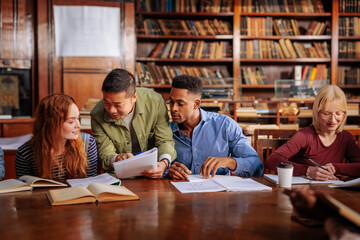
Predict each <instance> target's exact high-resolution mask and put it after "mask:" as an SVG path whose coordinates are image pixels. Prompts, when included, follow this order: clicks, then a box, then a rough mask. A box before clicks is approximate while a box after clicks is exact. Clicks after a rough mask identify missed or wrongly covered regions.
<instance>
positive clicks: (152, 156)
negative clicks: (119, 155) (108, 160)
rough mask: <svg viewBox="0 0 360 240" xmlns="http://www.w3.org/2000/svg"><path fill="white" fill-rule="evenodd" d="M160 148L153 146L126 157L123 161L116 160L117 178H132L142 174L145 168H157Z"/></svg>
mask: <svg viewBox="0 0 360 240" xmlns="http://www.w3.org/2000/svg"><path fill="white" fill-rule="evenodd" d="M157 158H158V150H157V148H156V147H155V148H153V149H151V150H149V151H146V152H144V153H141V154H139V155H136V156H134V157H131V158H128V159H125V160H123V161H119V162H114V170H115V174H116V177H117V178H130V177H136V176H140V175H141V174H140V173H141V172H143V171H145V170H153V169H156V168H157Z"/></svg>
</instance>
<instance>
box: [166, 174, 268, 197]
mask: <svg viewBox="0 0 360 240" xmlns="http://www.w3.org/2000/svg"><path fill="white" fill-rule="evenodd" d="M171 184H172V185H174V186H175V187H176V188H177V189H178V190H179V191H180V192H181V193H194V192H220V191H261V190H272V188H271V187H268V186H266V185H263V184H261V183H258V182H256V181H254V180H252V179H250V178H241V177H236V176H224V175H215V177H213V178H209V179H203V178H202V177H201V176H199V175H189V182H171Z"/></svg>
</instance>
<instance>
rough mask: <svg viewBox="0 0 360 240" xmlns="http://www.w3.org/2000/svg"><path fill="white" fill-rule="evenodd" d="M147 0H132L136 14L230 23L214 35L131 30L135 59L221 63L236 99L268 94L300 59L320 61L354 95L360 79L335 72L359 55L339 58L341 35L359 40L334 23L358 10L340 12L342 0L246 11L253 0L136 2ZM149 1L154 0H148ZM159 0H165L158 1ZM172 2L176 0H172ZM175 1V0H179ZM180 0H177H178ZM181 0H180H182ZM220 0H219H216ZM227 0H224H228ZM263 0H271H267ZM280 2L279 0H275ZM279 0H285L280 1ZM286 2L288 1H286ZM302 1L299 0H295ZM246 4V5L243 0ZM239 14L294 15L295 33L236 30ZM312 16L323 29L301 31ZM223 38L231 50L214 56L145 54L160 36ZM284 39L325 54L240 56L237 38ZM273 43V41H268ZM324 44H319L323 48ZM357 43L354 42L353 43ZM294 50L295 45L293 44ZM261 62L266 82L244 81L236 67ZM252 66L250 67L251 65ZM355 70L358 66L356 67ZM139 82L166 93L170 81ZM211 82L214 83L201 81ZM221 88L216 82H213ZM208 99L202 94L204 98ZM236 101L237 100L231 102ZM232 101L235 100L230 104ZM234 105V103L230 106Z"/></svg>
mask: <svg viewBox="0 0 360 240" xmlns="http://www.w3.org/2000/svg"><path fill="white" fill-rule="evenodd" d="M146 1H149V0H137V1H136V19H137V21H139V19H140V18H141V19H146V18H153V19H155V18H156V19H172V20H174V19H178V20H213V19H215V18H216V19H218V20H223V21H228V22H230V23H231V27H232V33H231V34H226V35H215V36H208V35H206V36H193V35H155V36H153V35H145V34H139V33H138V34H137V47H138V48H137V49H138V50H137V56H136V61H137V62H141V63H152V64H155V65H159V66H164V65H168V66H172V67H174V66H180V65H181V66H192V67H194V66H195V67H199V68H200V67H208V68H216V67H220V68H224V67H225V68H226V69H227V70H228V72H229V73H230V75H231V77H233V78H236V79H241V81H234V82H233V84H232V86H227V87H232V89H233V93H234V97H233V100H234V101H238V100H241V99H240V97H241V96H255V98H256V99H262V100H269V99H272V98H273V97H274V80H277V79H290V78H292V77H293V75H294V67H295V66H297V65H300V66H302V67H305V66H311V67H316V66H317V65H320V64H321V65H325V66H326V69H327V79H329V80H330V84H335V85H339V86H340V87H341V88H342V89H343V90H344V92H345V93H346V94H349V95H351V96H359V90H360V84H358V83H355V84H354V83H352V84H350V83H344V82H343V81H341V79H340V78H339V70H341V67H346V68H355V67H356V66H357V65H358V64H359V63H360V58H359V59H357V58H339V50H340V48H339V47H340V43H341V41H355V42H356V41H358V42H360V36H340V35H339V30H341V29H339V28H340V27H341V26H342V25H339V24H340V21H341V19H342V18H344V17H359V18H360V13H342V12H341V11H340V9H339V7H341V6H343V5H342V1H344V0H332V1H325V0H321V2H322V5H323V9H324V11H323V12H249V11H244V9H245V8H244V6H246V4H251V5H250V6H252V7H254V8H256V4H255V3H256V2H259V1H254V0H253V1H251V0H233V1H231V2H232V3H233V5H232V6H231V11H228V12H196V13H193V12H166V11H144V9H141V7H140V5H141V4H142V5H144V3H145V2H146ZM149 2H151V1H149ZM153 2H154V3H155V2H156V1H153ZM162 2H165V1H162ZM173 2H177V1H173ZM179 2H180V0H179ZM181 2H182V1H181ZM184 2H186V1H184ZM190 2H195V3H196V4H199V3H200V2H207V1H202V0H199V1H196V0H194V1H190ZM218 2H222V1H218ZM228 2H229V1H228ZM269 2H275V1H273V0H269ZM279 2H280V1H279ZM281 2H290V1H289V0H288V1H285V0H284V1H281ZM291 2H292V1H291ZM299 2H302V1H299ZM304 2H307V1H304ZM309 2H310V1H309ZM248 6H249V5H248ZM245 18H252V19H262V18H272V19H273V20H275V19H281V20H284V21H285V20H290V21H291V20H292V19H293V20H294V21H295V20H296V21H297V22H298V26H299V28H300V35H280V36H279V35H276V31H275V29H274V27H273V25H271V30H270V32H271V34H270V35H260V36H259V35H255V34H244V33H243V32H242V30H243V28H244V26H243V22H242V20H244V19H245ZM312 21H318V22H321V23H325V27H324V29H323V30H324V31H322V32H321V34H320V35H305V34H306V33H305V32H306V30H307V29H306V28H307V27H308V26H309V24H310V23H311V22H312ZM169 40H172V41H198V40H203V41H211V42H218V41H227V42H229V43H230V44H231V46H232V55H231V56H227V57H226V58H220V59H215V60H213V59H189V58H180V59H170V58H151V57H148V55H149V54H150V53H151V51H152V50H153V49H154V48H155V46H156V44H157V43H159V42H166V41H169ZM285 40H290V42H291V43H292V44H293V43H295V42H298V43H300V44H304V45H305V46H310V45H312V44H313V43H314V42H315V43H321V44H323V43H325V46H326V49H327V50H328V52H329V54H328V56H327V57H314V56H311V57H309V56H306V57H299V55H298V54H297V51H295V52H296V54H297V55H298V56H297V57H296V58H295V57H291V58H249V57H243V56H242V55H241V54H242V49H241V48H242V43H243V42H246V41H271V42H278V43H279V42H280V41H285ZM274 44H275V45H276V43H274ZM324 49H325V48H324ZM359 49H360V48H359ZM295 50H296V49H295ZM258 67H261V68H262V69H263V71H264V74H265V75H266V78H267V82H266V83H265V84H263V83H261V82H259V83H258V84H246V82H244V77H243V73H242V71H243V70H242V68H250V69H256V68H258ZM253 71H254V70H253ZM359 76H360V69H359ZM139 85H141V86H144V87H153V88H154V89H155V90H156V91H160V92H161V93H165V94H166V93H168V92H169V91H170V83H165V84H162V83H159V84H150V85H148V84H144V83H141V84H139ZM205 87H211V88H215V86H205ZM219 88H221V86H219ZM207 101H208V100H207ZM237 103H239V102H237ZM234 106H235V105H234ZM234 109H236V107H234Z"/></svg>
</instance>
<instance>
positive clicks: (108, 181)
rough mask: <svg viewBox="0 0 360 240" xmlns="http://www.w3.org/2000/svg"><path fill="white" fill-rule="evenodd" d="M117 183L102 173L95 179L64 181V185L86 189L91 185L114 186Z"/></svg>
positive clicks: (115, 179) (114, 179) (117, 180)
mask: <svg viewBox="0 0 360 240" xmlns="http://www.w3.org/2000/svg"><path fill="white" fill-rule="evenodd" d="M118 182H120V180H119V179H117V178H115V177H113V176H111V175H110V174H108V173H103V174H100V175H97V176H95V177H88V178H78V179H68V180H66V183H67V184H69V186H70V187H75V186H84V187H88V186H89V185H90V184H92V183H103V184H114V183H118ZM120 183H121V182H120Z"/></svg>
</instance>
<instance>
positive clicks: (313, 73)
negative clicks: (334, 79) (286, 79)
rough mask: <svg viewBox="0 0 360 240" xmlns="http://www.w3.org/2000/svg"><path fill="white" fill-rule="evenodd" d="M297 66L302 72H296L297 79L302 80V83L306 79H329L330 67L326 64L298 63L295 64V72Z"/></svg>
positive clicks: (295, 77)
mask: <svg viewBox="0 0 360 240" xmlns="http://www.w3.org/2000/svg"><path fill="white" fill-rule="evenodd" d="M296 68H299V72H300V74H299V75H298V74H296V73H295V74H294V79H295V80H301V81H302V82H301V84H302V85H303V84H304V83H305V81H306V80H310V81H312V80H326V79H328V76H330V75H329V69H328V68H327V66H326V64H316V65H315V66H312V65H304V66H301V65H298V66H295V70H294V71H295V72H296V71H297V69H296Z"/></svg>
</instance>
